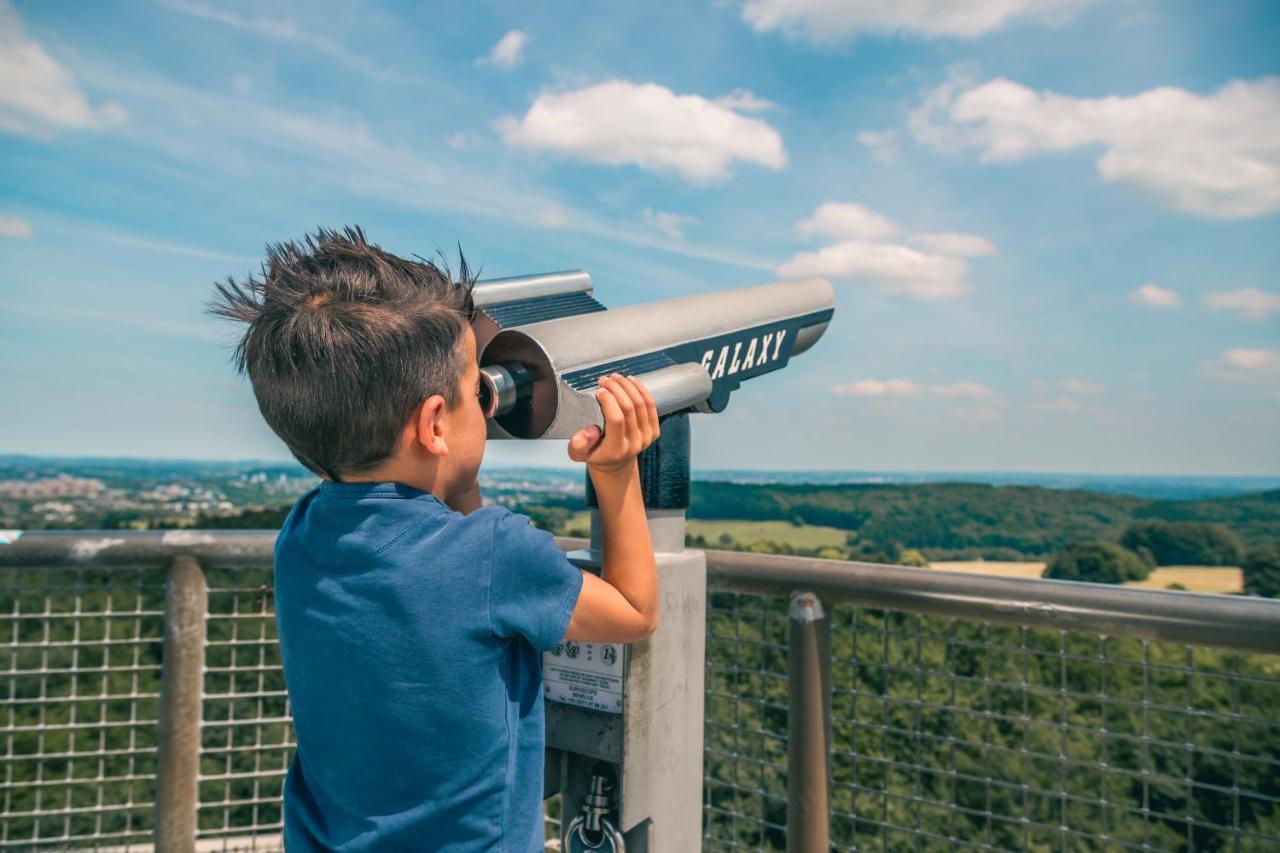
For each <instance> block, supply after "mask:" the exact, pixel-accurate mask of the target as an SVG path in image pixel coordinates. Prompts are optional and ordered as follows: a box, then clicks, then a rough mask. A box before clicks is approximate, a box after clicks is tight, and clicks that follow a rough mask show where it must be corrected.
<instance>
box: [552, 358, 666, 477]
mask: <svg viewBox="0 0 1280 853" xmlns="http://www.w3.org/2000/svg"><path fill="white" fill-rule="evenodd" d="M599 385H600V387H599V388H598V389H596V401H597V402H598V403H599V404H600V410H601V412H603V414H604V436H603V438H602V437H601V435H600V428H599V427H597V426H594V425H593V426H589V427H586V428H585V429H580V430H578V432H577V433H575V434H574V436H573V438H571V439H569V448H568V452H569V458H570V459H572V460H573V461H574V462H585V463H587V468H588V470H590V471H592V472H599V473H603V474H613V473H617V472H619V471H625V470H627V468H628V467H629V466H631V465H633V464H634V462H635V458H636V456H637V455H638V454H639V453H640V451H642V450H644V449H645V448H646V447H648V446H649V445H650V444H652V443H653V441H654V439H656V438H657V437H658V433H659V427H658V408H657V406H655V405H654V403H653V397H651V396H650V395H649V389H647V388H645V387H644V383H642V382H641V381H640V380H639V379H636V378H634V377H631V376H622V375H620V374H617V373H611V374H609V375H608V376H604V377H601V379H600V382H599Z"/></svg>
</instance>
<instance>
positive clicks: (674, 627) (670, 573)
mask: <svg viewBox="0 0 1280 853" xmlns="http://www.w3.org/2000/svg"><path fill="white" fill-rule="evenodd" d="M689 439H690V435H689V415H688V414H674V415H670V416H668V417H666V418H663V420H662V434H661V436H660V437H659V439H658V441H656V442H654V444H653V445H652V446H650V447H649V448H648V449H646V450H645V451H644V452H643V453H642V454H641V455H640V457H639V459H638V462H639V465H640V478H641V485H642V487H643V489H644V495H645V507H646V515H647V517H648V520H649V533H650V538H651V539H652V541H653V547H654V555H655V558H656V562H657V567H658V583H659V589H660V603H659V624H658V630H657V631H655V632H654V633H653V635H652V636H651V637H649V638H648V639H646V640H644V641H642V642H639V643H634V644H632V645H630V646H628V647H626V653H625V654H624V655H623V687H622V713H621V714H616V713H606V712H603V711H598V710H594V709H591V708H585V707H577V706H574V705H569V704H562V703H560V702H552V701H549V702H547V703H546V715H547V747H548V756H547V757H548V761H547V787H546V791H547V794H548V795H550V794H553V793H555V792H556V791H559V792H560V793H561V795H562V798H561V802H562V812H561V815H562V817H561V820H562V821H563V822H565V823H567V822H568V821H569V820H571V819H572V818H573V817H574V816H575V815H576V814H578V813H579V811H580V810H581V807H582V802H583V798H584V797H585V796H586V794H587V791H588V785H589V783H590V779H591V775H592V772H593V770H595V771H596V772H598V771H599V766H598V762H601V761H603V762H605V763H607V764H608V765H609V766H610V769H611V771H612V773H613V774H614V778H613V781H614V783H615V786H616V787H615V789H614V795H613V796H614V799H613V801H614V803H615V807H616V811H615V816H616V819H617V826H618V828H619V829H620V830H622V831H623V833H624V835H625V838H626V843H627V849H628V851H629V852H630V853H637V851H638V853H650V851H661V852H662V853H666V851H673V853H679V851H687V850H699V849H701V847H702V840H701V839H702V753H703V703H704V673H705V657H706V654H705V649H706V610H707V583H706V579H707V564H706V555H705V554H704V553H703V552H702V551H697V550H689V549H686V548H685V547H684V542H685V510H686V508H687V507H688V503H689V449H690V440H689ZM587 502H588V505H589V506H590V507H591V508H592V513H591V544H590V547H589V548H587V549H584V550H581V551H573V552H570V553H569V559H570V560H572V561H573V562H574V563H575V564H577V565H579V566H581V567H583V568H587V569H592V570H595V571H599V568H600V559H601V547H602V545H603V539H602V536H601V529H600V519H599V512H598V510H597V509H596V502H595V493H594V491H593V490H592V489H591V484H590V478H589V477H588V482H587Z"/></svg>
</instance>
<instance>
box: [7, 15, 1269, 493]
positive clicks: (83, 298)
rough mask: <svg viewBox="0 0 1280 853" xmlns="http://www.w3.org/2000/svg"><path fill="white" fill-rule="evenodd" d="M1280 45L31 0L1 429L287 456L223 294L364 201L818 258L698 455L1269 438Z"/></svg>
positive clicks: (22, 62)
mask: <svg viewBox="0 0 1280 853" xmlns="http://www.w3.org/2000/svg"><path fill="white" fill-rule="evenodd" d="M615 7H617V8H615ZM1277 44H1280V7H1278V6H1276V5H1275V4H1274V3H1220V4H1203V3H1192V2H1185V3H1155V2H1146V0H1117V2H1106V3H1103V2H1088V0H1050V2H1035V3H1032V2H1029V0H1025V1H1024V0H965V1H964V2H959V1H958V0H955V1H954V2H943V0H895V2H881V1H880V0H863V2H850V3H844V4H832V3H825V2H816V0H812V2H810V1H809V0H750V1H749V2H746V3H738V2H706V3H688V4H684V5H682V6H679V7H677V6H675V5H673V4H630V7H629V8H622V4H608V5H606V6H599V5H597V4H578V5H572V6H565V5H564V4H516V3H512V4H506V5H494V4H425V5H424V4H419V3H382V4H363V3H356V2H343V3H332V4H327V3H305V4H304V3H295V4H288V3H281V4H259V3H236V2H228V3H217V4H214V3H212V2H203V0H157V2H151V3H148V2H131V3H116V2H101V3H30V2H18V3H12V4H11V3H9V2H8V0H0V163H2V164H3V165H2V166H0V269H2V270H3V273H0V390H2V391H3V394H4V400H5V405H4V417H2V418H0V452H12V453H39V454H60V455H88V454H92V455H130V456H170V457H186V458H287V451H285V449H284V447H283V445H281V444H280V442H279V441H278V440H277V439H276V438H275V437H274V436H273V435H272V434H271V432H270V431H269V430H268V429H267V428H266V427H265V425H264V424H262V422H261V419H260V417H259V415H258V413H257V409H256V406H255V404H254V401H253V397H252V393H251V390H250V389H249V387H248V385H247V383H246V382H245V381H244V380H242V379H241V378H240V377H238V376H237V375H236V374H235V373H234V371H233V369H232V368H231V366H230V362H229V355H230V345H231V342H232V341H233V340H234V330H232V329H230V328H228V327H226V326H225V325H223V324H221V323H219V322H218V321H215V320H213V319H211V318H208V317H206V316H205V315H204V314H203V313H202V309H203V304H204V302H205V300H207V299H208V298H209V296H210V293H211V288H212V284H213V282H214V281H216V280H219V279H223V278H225V277H227V276H229V275H231V276H236V277H238V278H239V277H243V276H244V275H245V274H247V273H248V272H250V271H255V270H256V269H257V265H258V262H259V260H260V259H261V257H262V249H263V246H264V244H265V243H267V242H268V241H276V240H282V239H292V238H297V237H299V236H301V235H302V234H304V233H305V232H307V231H309V230H312V229H314V228H315V227H316V226H317V225H325V226H340V225H343V224H354V223H358V224H361V225H363V226H364V227H365V229H366V232H367V233H368V234H369V236H370V238H371V239H373V240H374V241H376V242H378V243H380V244H381V245H383V246H384V247H385V248H388V249H390V250H392V251H396V252H399V253H402V254H405V255H409V254H413V253H418V254H424V255H425V254H430V253H432V252H434V251H435V250H436V249H437V248H443V249H445V250H446V252H449V253H452V252H453V247H454V246H455V244H457V243H460V244H461V245H462V247H463V249H464V251H465V252H466V253H467V256H468V259H469V260H470V261H472V262H473V263H480V264H483V271H484V275H485V276H486V277H497V276H505V275H516V274H522V273H531V272H541V271H547V270H558V269H566V268H582V269H585V270H587V271H588V272H590V273H591V274H592V277H593V280H594V283H595V287H596V295H597V296H598V298H600V299H601V301H603V302H604V303H605V304H606V305H610V306H621V305H627V304H633V303H638V302H645V301H649V300H653V299H662V298H669V297H674V296H681V295H686V294H691V293H700V292H707V291H716V290H724V289H729V288H734V287H744V286H749V285H754V284H760V283H764V282H768V281H775V280H781V279H784V278H788V277H794V276H799V275H809V274H818V275H824V276H826V277H827V278H828V279H829V280H831V282H832V283H833V284H834V285H835V287H836V293H837V309H836V315H835V318H834V320H833V322H832V325H831V327H830V329H829V330H828V332H827V334H826V336H825V337H824V338H823V340H822V341H821V342H820V343H819V344H818V345H817V346H816V347H815V348H814V349H813V350H811V351H810V352H809V353H806V354H805V355H804V356H802V357H800V358H798V359H797V360H796V361H795V362H794V363H793V364H792V366H791V368H790V369H789V370H787V371H783V372H781V373H778V374H774V375H771V376H769V377H766V378H763V379H761V380H758V381H755V382H753V383H750V384H748V385H746V386H744V388H743V389H742V390H741V391H740V392H738V394H737V395H736V396H735V398H734V400H733V401H732V403H731V404H730V407H729V409H728V410H727V411H726V412H725V413H723V414H722V415H719V416H715V417H710V416H698V417H695V419H694V424H695V428H694V439H693V441H694V460H695V462H694V464H695V466H696V467H735V468H855V469H887V470H938V471H948V470H950V471H965V470H1010V471H1013V470H1025V471H1086V472H1104V473H1170V474H1172V473H1180V474H1200V473H1202V474H1269V475H1275V474H1278V473H1280V440H1278V439H1277V436H1280V51H1277V50H1276V48H1275V46H1276V45H1277ZM486 458H487V459H488V460H489V461H490V462H493V463H495V464H506V463H530V464H562V463H567V458H566V457H565V454H564V443H563V442H560V441H556V442H531V443H520V444H499V443H496V442H495V443H492V444H491V445H490V448H489V450H488V451H487V456H486Z"/></svg>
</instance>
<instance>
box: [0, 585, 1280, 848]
mask: <svg viewBox="0 0 1280 853" xmlns="http://www.w3.org/2000/svg"><path fill="white" fill-rule="evenodd" d="M166 573H167V570H166V568H165V567H159V566H157V567H147V568H136V567H128V566H123V567H122V566H112V567H110V568H107V567H102V566H94V565H93V564H92V563H89V564H86V565H84V566H79V567H75V568H22V567H7V568H5V569H4V570H3V571H0V626H2V627H0V630H3V632H4V638H3V641H0V702H3V705H4V709H3V714H4V719H3V727H2V729H0V731H3V735H4V738H5V753H4V760H3V767H4V770H3V781H2V783H0V784H2V791H3V794H2V797H3V802H2V804H0V805H2V810H0V846H3V847H5V848H10V849H13V848H19V849H21V848H37V849H41V848H42V849H66V848H87V847H107V848H112V849H120V850H127V849H141V848H150V846H151V833H152V830H153V828H154V804H155V799H156V790H155V774H156V769H157V762H156V754H155V752H156V748H157V745H158V744H157V732H156V725H157V718H158V714H159V692H160V678H161V668H160V667H161V653H162V642H163V637H164V600H165V599H164V593H165V578H166ZM205 576H206V579H207V582H208V588H209V592H208V613H207V627H206V646H205V669H204V676H203V687H204V694H205V695H204V700H203V709H202V721H201V727H200V731H201V753H200V762H199V766H200V776H199V785H198V807H197V837H198V839H199V847H200V849H206V850H218V849H225V850H241V849H280V847H281V840H280V834H281V828H282V825H281V802H280V800H281V791H282V786H283V782H284V778H285V774H286V772H287V768H288V765H289V761H290V759H291V758H292V754H293V749H294V743H293V740H292V727H291V726H290V725H289V707H288V698H287V694H286V692H285V688H284V676H283V671H282V669H281V666H280V660H279V654H278V648H277V645H276V638H275V624H274V616H273V610H272V593H271V575H270V570H269V568H267V567H265V566H263V567H256V568H255V567H252V566H249V567H245V566H222V565H219V564H218V563H217V562H213V561H211V562H210V564H209V566H208V567H207V568H206V570H205ZM829 613H830V618H831V619H832V631H831V635H832V672H831V675H832V685H833V696H832V711H833V722H832V735H833V738H832V742H833V754H832V780H831V781H832V788H831V791H832V794H831V808H832V828H831V832H832V836H831V837H832V843H833V846H835V847H837V848H840V849H859V848H867V849H882V850H898V849H913V850H915V849H936V848H967V847H977V848H981V849H997V850H1033V849H1044V850H1048V849H1053V850H1084V849H1090V850H1091V849H1097V848H1100V847H1110V848H1114V849H1195V850H1241V851H1248V850H1271V849H1280V713H1277V708H1280V657H1277V656H1273V655H1267V654H1263V653H1258V652H1240V651H1232V650H1224V649H1216V648H1209V647H1203V646H1191V645H1184V644H1174V643H1155V642H1147V641H1143V640H1139V639H1131V638H1124V637H1116V636H1103V635H1098V634H1089V633H1083V632H1079V631H1071V632H1067V631H1059V630H1055V629H1047V628H1025V627H1017V626H1005V625H996V624H990V623H987V622H982V621H974V620H958V619H948V618H945V617H940V616H923V615H919V614H914V613H905V612H898V611H884V610H873V609H865V608H855V607H852V606H848V605H837V606H835V607H833V608H830V609H829ZM787 629H788V620H787V601H786V600H785V599H783V598H780V597H769V596H755V595H746V594H736V593H725V592H716V593H712V594H711V596H710V598H709V606H708V611H707V657H706V667H707V672H706V675H707V680H706V683H707V692H706V718H705V726H706V729H705V734H706V747H705V748H706V753H705V780H704V793H703V796H704V845H705V848H706V849H708V850H721V849H725V850H727V849H756V850H781V849H785V844H786V832H787V826H786V822H787V744H788V741H787V717H788V711H787V695H788V694H787V690H788V687H787V685H788V673H787V653H788V647H787V637H788V633H787ZM558 817H559V815H558V813H557V803H556V802H554V801H552V802H550V803H549V808H548V831H547V837H548V839H549V847H551V848H554V846H555V845H554V842H552V841H551V839H554V838H555V835H556V831H557V827H558V820H557V819H558Z"/></svg>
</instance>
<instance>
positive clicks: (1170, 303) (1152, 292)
mask: <svg viewBox="0 0 1280 853" xmlns="http://www.w3.org/2000/svg"><path fill="white" fill-rule="evenodd" d="M1129 301H1130V302H1136V303H1137V304H1139V305H1149V306H1150V307H1152V308H1177V307H1178V306H1179V305H1181V304H1182V297H1180V296H1178V294H1177V293H1176V292H1175V291H1172V290H1169V289H1167V288H1164V287H1161V286H1160V285H1158V284H1152V283H1150V282H1147V283H1146V284H1144V285H1142V286H1141V287H1139V288H1138V289H1137V290H1135V291H1134V292H1133V293H1130V294H1129Z"/></svg>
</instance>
